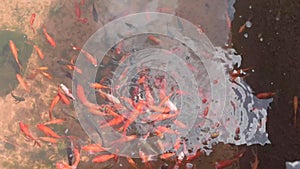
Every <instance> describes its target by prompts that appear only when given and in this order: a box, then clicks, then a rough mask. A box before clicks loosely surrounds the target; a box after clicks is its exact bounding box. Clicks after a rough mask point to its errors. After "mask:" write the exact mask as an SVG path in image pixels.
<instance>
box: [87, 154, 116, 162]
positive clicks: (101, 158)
mask: <svg viewBox="0 0 300 169" xmlns="http://www.w3.org/2000/svg"><path fill="white" fill-rule="evenodd" d="M115 157H116V155H115V154H106V155H100V156H97V157H95V158H94V159H93V160H92V161H93V163H102V162H105V161H108V160H110V159H112V158H115Z"/></svg>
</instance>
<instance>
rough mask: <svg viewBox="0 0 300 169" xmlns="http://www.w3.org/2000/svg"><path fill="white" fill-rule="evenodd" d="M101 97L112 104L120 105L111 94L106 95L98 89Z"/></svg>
mask: <svg viewBox="0 0 300 169" xmlns="http://www.w3.org/2000/svg"><path fill="white" fill-rule="evenodd" d="M97 91H98V92H99V93H100V94H101V95H102V96H103V97H105V98H106V99H107V100H109V101H110V102H112V103H114V104H120V103H121V102H120V100H119V99H118V98H117V97H115V96H113V95H112V94H108V93H105V92H103V91H102V90H100V89H98V90H97Z"/></svg>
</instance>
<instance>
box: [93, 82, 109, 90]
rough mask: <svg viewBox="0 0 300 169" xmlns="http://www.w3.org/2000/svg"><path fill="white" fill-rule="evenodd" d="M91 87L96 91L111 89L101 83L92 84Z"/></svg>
mask: <svg viewBox="0 0 300 169" xmlns="http://www.w3.org/2000/svg"><path fill="white" fill-rule="evenodd" d="M90 87H92V88H95V89H109V87H108V86H104V85H102V84H100V83H90Z"/></svg>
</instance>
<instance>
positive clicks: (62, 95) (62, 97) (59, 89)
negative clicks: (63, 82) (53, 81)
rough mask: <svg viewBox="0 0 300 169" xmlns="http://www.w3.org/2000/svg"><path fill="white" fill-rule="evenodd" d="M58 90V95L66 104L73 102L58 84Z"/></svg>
mask: <svg viewBox="0 0 300 169" xmlns="http://www.w3.org/2000/svg"><path fill="white" fill-rule="evenodd" d="M57 91H58V95H59V97H60V99H61V100H62V101H63V103H65V104H66V105H69V104H71V102H70V100H69V99H68V97H67V96H66V95H65V94H64V93H62V92H61V88H60V87H59V86H58V89H57Z"/></svg>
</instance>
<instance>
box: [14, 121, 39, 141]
mask: <svg viewBox="0 0 300 169" xmlns="http://www.w3.org/2000/svg"><path fill="white" fill-rule="evenodd" d="M19 126H20V130H21V131H22V133H23V134H24V135H25V137H27V138H29V139H31V140H33V141H34V144H37V145H38V146H39V147H41V144H40V143H39V142H38V141H37V139H36V138H34V137H33V136H32V134H31V132H30V131H29V128H28V126H27V124H25V123H22V122H21V121H20V122H19Z"/></svg>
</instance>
